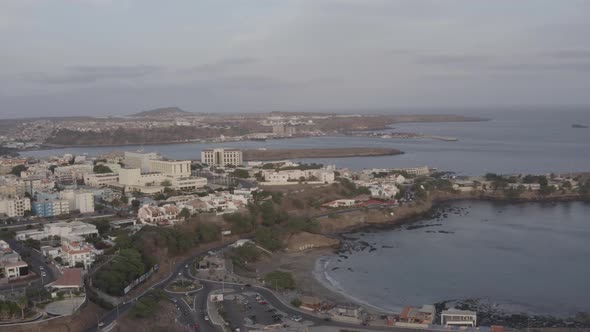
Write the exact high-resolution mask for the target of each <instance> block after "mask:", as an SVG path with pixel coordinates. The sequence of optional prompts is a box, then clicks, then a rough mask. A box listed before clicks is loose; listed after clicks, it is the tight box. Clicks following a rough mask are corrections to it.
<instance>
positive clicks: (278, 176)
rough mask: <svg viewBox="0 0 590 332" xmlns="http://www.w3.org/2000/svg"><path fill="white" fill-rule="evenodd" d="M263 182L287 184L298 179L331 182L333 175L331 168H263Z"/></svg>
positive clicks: (298, 180) (312, 181)
mask: <svg viewBox="0 0 590 332" xmlns="http://www.w3.org/2000/svg"><path fill="white" fill-rule="evenodd" d="M262 176H263V177H264V182H266V183H271V184H289V183H297V182H300V181H304V182H311V183H332V182H334V179H335V175H334V171H333V170H328V169H327V168H321V169H307V170H299V169H291V170H282V171H275V170H263V171H262Z"/></svg>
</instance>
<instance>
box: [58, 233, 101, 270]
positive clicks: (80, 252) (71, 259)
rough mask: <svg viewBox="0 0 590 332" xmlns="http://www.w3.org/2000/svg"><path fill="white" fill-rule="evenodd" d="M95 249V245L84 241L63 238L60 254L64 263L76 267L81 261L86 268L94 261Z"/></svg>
mask: <svg viewBox="0 0 590 332" xmlns="http://www.w3.org/2000/svg"><path fill="white" fill-rule="evenodd" d="M95 251H96V250H95V249H94V247H93V246H91V245H90V244H86V243H84V242H82V241H69V240H63V241H62V243H61V253H60V256H61V259H62V262H63V264H64V265H68V266H70V267H74V266H76V264H78V263H80V264H82V266H83V267H84V269H88V268H89V267H90V266H92V264H93V263H94V260H95V257H96V252H95ZM66 263H67V264H66Z"/></svg>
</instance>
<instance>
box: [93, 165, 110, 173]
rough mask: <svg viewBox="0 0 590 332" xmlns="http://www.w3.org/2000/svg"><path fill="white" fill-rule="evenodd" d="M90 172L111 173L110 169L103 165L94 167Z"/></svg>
mask: <svg viewBox="0 0 590 332" xmlns="http://www.w3.org/2000/svg"><path fill="white" fill-rule="evenodd" d="M92 171H93V172H94V173H96V174H105V173H113V171H112V170H111V168H110V167H108V166H105V165H95V166H94V168H93V169H92Z"/></svg>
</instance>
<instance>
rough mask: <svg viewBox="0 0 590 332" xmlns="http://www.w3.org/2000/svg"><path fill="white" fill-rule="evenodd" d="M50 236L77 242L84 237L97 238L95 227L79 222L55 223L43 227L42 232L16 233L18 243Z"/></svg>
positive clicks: (33, 230)
mask: <svg viewBox="0 0 590 332" xmlns="http://www.w3.org/2000/svg"><path fill="white" fill-rule="evenodd" d="M50 236H59V237H61V238H67V239H70V240H79V239H82V238H84V237H86V236H98V230H97V229H96V226H94V225H92V224H88V223H84V222H81V221H72V222H56V223H52V224H45V225H43V230H41V231H40V230H36V229H30V230H25V231H19V232H16V236H15V238H16V239H17V240H19V241H24V240H26V239H33V240H41V239H44V238H47V237H50Z"/></svg>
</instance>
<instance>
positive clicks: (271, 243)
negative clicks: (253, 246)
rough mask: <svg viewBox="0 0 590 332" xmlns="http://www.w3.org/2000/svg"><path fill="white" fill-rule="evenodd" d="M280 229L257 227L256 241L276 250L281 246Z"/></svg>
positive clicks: (271, 249) (264, 246)
mask: <svg viewBox="0 0 590 332" xmlns="http://www.w3.org/2000/svg"><path fill="white" fill-rule="evenodd" d="M280 236H281V234H280V230H279V229H278V228H276V227H264V226H261V227H258V228H257V229H256V243H258V244H259V245H260V246H262V247H263V248H266V249H268V250H270V251H277V250H279V249H281V248H282V247H283V243H282V242H281V239H280Z"/></svg>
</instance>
